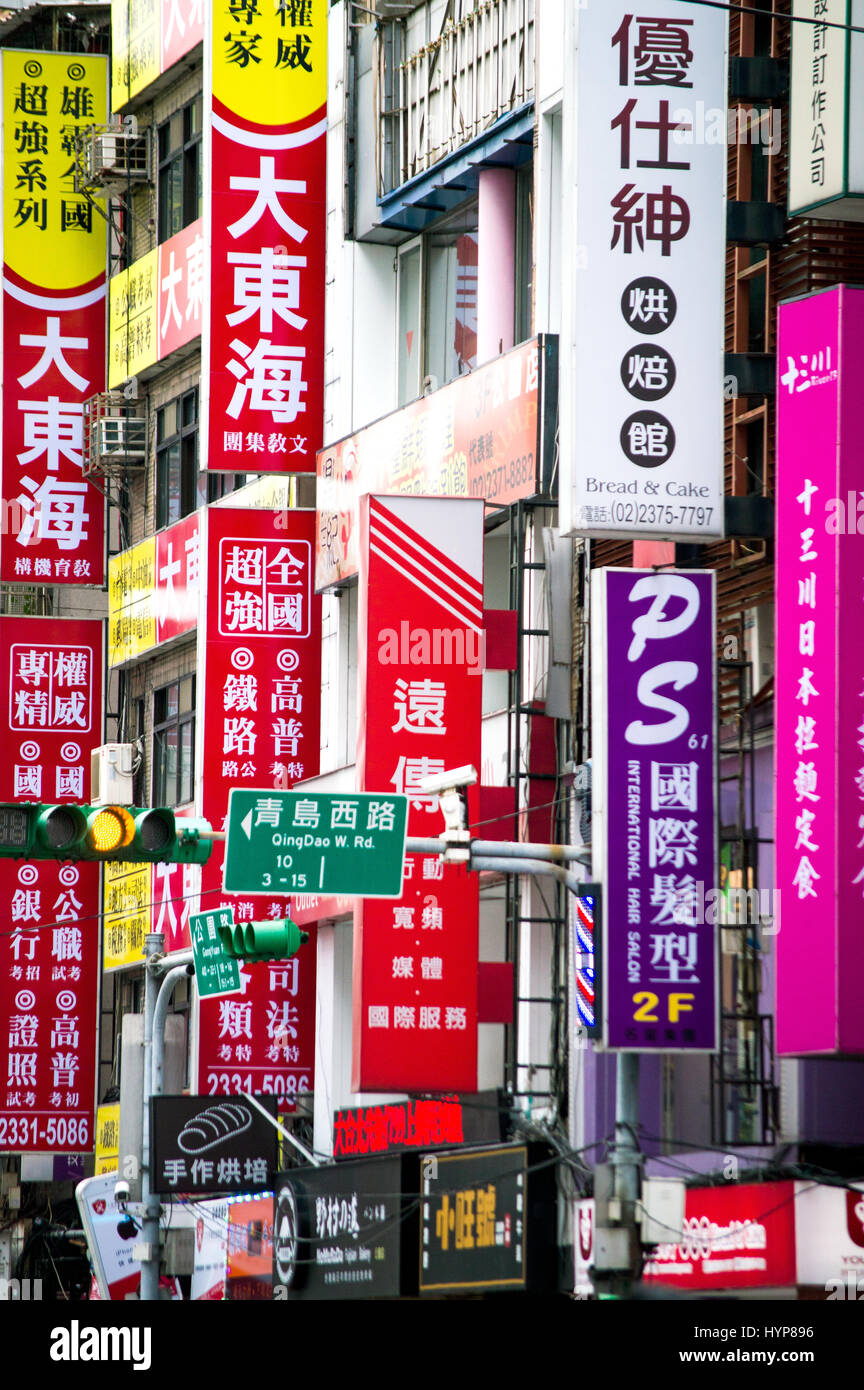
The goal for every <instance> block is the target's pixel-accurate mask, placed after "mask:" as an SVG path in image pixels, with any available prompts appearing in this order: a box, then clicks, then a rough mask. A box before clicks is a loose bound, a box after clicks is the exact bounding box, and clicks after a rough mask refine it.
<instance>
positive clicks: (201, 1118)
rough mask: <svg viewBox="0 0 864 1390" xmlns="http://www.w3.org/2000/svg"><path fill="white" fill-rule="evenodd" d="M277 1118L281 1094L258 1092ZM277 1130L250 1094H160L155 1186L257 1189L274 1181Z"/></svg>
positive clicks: (153, 1128)
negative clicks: (267, 1094) (256, 1105)
mask: <svg viewBox="0 0 864 1390" xmlns="http://www.w3.org/2000/svg"><path fill="white" fill-rule="evenodd" d="M256 1099H258V1100H259V1101H260V1103H261V1105H263V1106H264V1109H265V1110H267V1111H268V1112H269V1113H270V1114H271V1115H272V1116H273V1118H274V1119H275V1118H276V1097H275V1096H259V1097H256ZM276 1140H277V1132H276V1130H275V1129H274V1128H273V1126H272V1125H271V1124H270V1122H269V1121H268V1120H266V1119H265V1118H264V1116H263V1115H262V1114H261V1112H260V1111H259V1110H258V1109H256V1107H255V1106H254V1105H253V1104H252V1102H251V1101H250V1100H248V1099H247V1097H245V1096H226V1097H225V1099H223V1100H220V1099H218V1098H217V1097H213V1096H154V1097H153V1099H152V1100H151V1101H150V1143H151V1150H152V1154H153V1173H154V1180H153V1181H154V1191H156V1192H162V1193H168V1192H184V1193H189V1192H191V1193H204V1192H207V1193H219V1192H257V1191H263V1190H264V1189H266V1188H269V1187H271V1186H272V1181H273V1170H274V1169H275V1167H276V1163H277V1159H276Z"/></svg>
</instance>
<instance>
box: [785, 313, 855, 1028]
mask: <svg viewBox="0 0 864 1390" xmlns="http://www.w3.org/2000/svg"><path fill="white" fill-rule="evenodd" d="M777 361H778V381H777V486H776V491H777V555H776V588H777V592H776V613H777V647H776V650H777V660H776V731H777V732H776V739H777V772H776V841H777V851H776V854H777V888H778V889H779V894H780V897H779V907H778V921H779V933H778V936H777V1051H778V1053H780V1054H781V1055H782V1054H786V1055H789V1054H792V1055H806V1054H811V1055H812V1054H822V1055H832V1054H839V1053H860V1052H864V1012H862V1010H861V1006H860V989H861V984H862V981H864V929H862V924H864V643H862V641H861V616H862V614H861V605H862V601H864V506H862V519H861V530H860V533H859V530H858V526H857V523H858V505H857V503H858V498H859V496H860V495H861V494H860V493H859V489H860V488H861V486H862V483H864V471H862V466H861V462H862V446H861V438H862V428H864V397H862V395H861V389H860V382H861V377H862V372H864V291H861V290H852V289H849V288H847V287H846V286H838V287H836V288H834V289H831V290H828V291H825V292H823V293H821V294H816V295H811V296H808V297H807V298H804V299H800V300H796V301H794V302H793V303H790V304H784V305H781V307H780V310H779V316H778V346H777Z"/></svg>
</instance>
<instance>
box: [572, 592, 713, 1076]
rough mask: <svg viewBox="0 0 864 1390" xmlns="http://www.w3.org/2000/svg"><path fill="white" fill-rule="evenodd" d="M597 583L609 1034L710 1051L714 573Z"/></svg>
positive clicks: (622, 1041) (601, 870)
mask: <svg viewBox="0 0 864 1390" xmlns="http://www.w3.org/2000/svg"><path fill="white" fill-rule="evenodd" d="M592 584H593V588H592V604H593V605H594V609H593V611H594V614H595V617H594V627H593V631H592V662H593V668H594V678H593V686H592V708H593V710H594V728H595V732H596V741H595V745H594V774H595V779H594V787H595V795H594V814H595V817H596V818H597V823H598V824H597V833H596V834H595V856H596V858H595V864H594V872H595V875H596V876H597V877H598V879H600V881H601V882H602V884H603V918H604V924H603V932H602V941H601V953H602V971H601V987H602V995H603V1004H602V1014H603V1040H604V1042H605V1044H606V1046H607V1047H610V1048H616V1049H620V1050H622V1051H629V1052H652V1051H657V1052H688V1051H697V1050H698V1051H713V1050H714V1049H715V1048H716V1046H717V998H718V975H717V941H716V932H715V917H716V913H715V912H713V911H712V910H711V908H712V905H713V904H714V902H715V897H716V894H714V884H715V883H716V862H717V855H716V845H717V810H716V786H717V780H716V733H715V722H716V720H715V707H714V706H715V701H714V688H715V683H714V631H715V625H714V574H713V572H705V571H700V572H696V573H689V572H688V573H667V574H655V573H653V572H652V573H645V572H642V571H640V570H617V569H604V570H598V571H596V572H595V574H594V575H593V576H592ZM712 894H714V896H712ZM706 904H707V910H706Z"/></svg>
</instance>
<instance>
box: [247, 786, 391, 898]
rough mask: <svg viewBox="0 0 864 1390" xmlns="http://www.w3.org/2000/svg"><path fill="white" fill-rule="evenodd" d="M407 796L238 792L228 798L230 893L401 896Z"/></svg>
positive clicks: (375, 793)
mask: <svg viewBox="0 0 864 1390" xmlns="http://www.w3.org/2000/svg"><path fill="white" fill-rule="evenodd" d="M407 825H408V798H407V796H390V795H388V794H387V793H386V792H380V793H378V792H345V793H342V794H333V793H327V794H325V793H323V792H279V791H250V790H247V788H245V787H243V788H235V789H234V790H233V791H232V792H231V794H230V796H229V798H228V820H227V841H226V845H225V871H224V880H223V887H224V889H225V892H226V893H261V894H265V895H268V896H272V895H273V894H276V893H285V894H291V893H322V894H326V895H328V896H329V895H334V896H335V895H338V896H341V897H354V898H399V897H401V896H402V871H403V865H404V861H405V832H406V829H407Z"/></svg>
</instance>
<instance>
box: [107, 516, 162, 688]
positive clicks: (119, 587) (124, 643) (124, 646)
mask: <svg viewBox="0 0 864 1390" xmlns="http://www.w3.org/2000/svg"><path fill="white" fill-rule="evenodd" d="M155 645H156V538H155V536H150V537H149V539H148V540H146V541H141V543H140V544H139V545H134V546H133V547H132V549H131V550H124V551H122V552H121V554H119V555H115V556H113V558H112V559H110V560H109V561H108V665H109V666H121V665H122V664H123V662H124V661H131V659H132V658H133V657H135V656H140V654H141V653H142V652H146V651H149V649H150V648H151V647H155Z"/></svg>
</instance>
